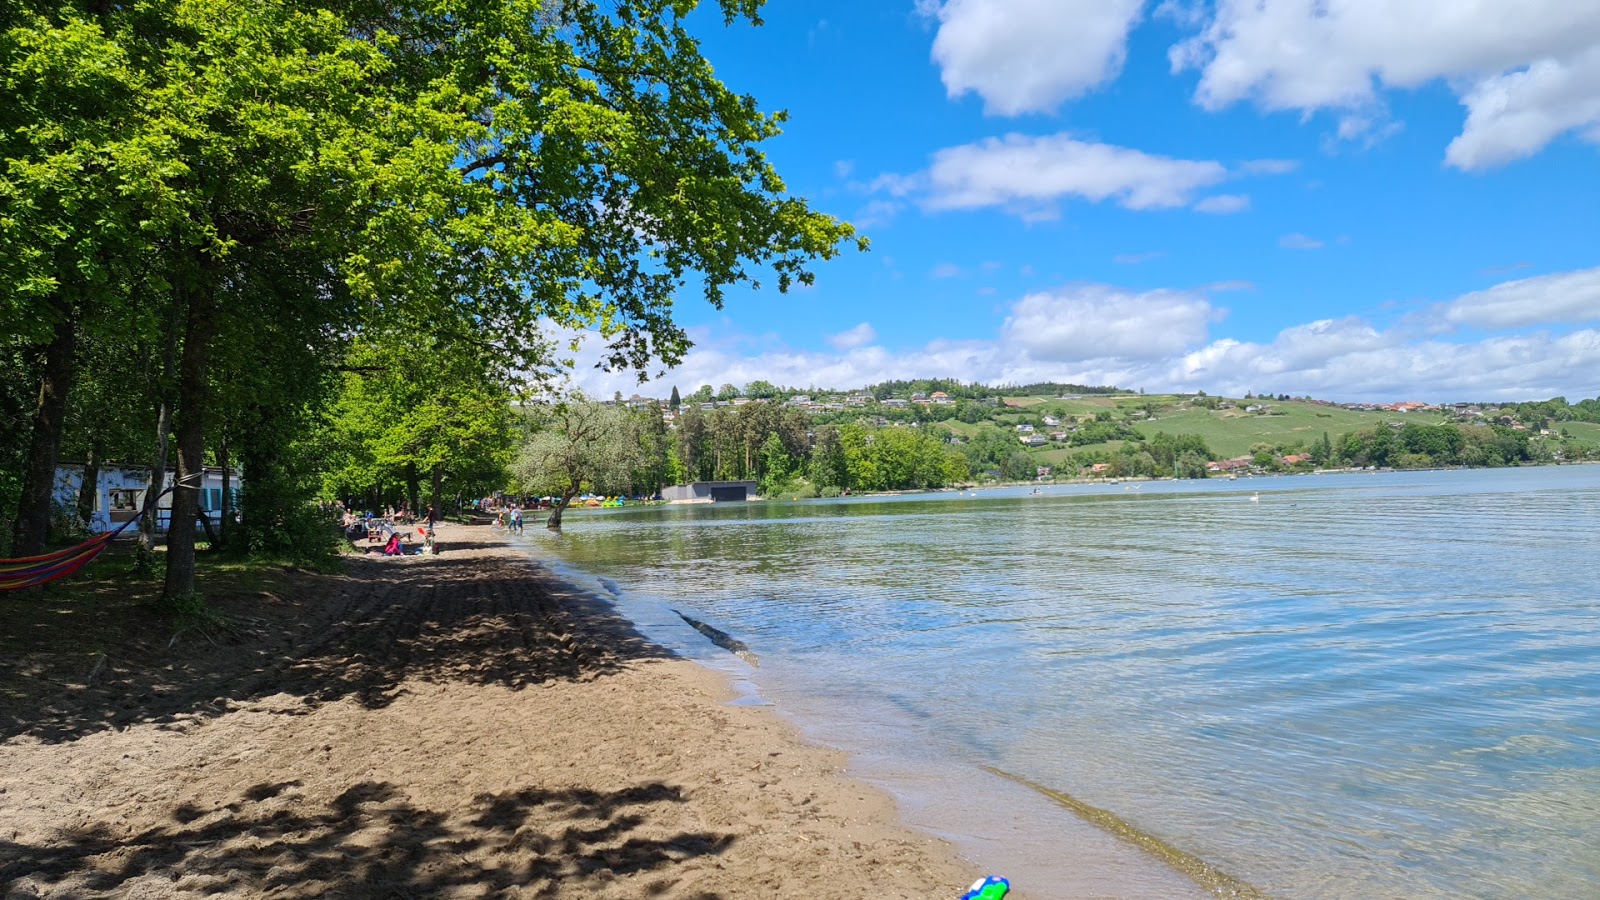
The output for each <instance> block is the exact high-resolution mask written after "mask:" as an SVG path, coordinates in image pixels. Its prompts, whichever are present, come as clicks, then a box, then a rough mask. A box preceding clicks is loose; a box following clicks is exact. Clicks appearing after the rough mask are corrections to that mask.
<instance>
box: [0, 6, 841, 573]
mask: <svg viewBox="0 0 1600 900" xmlns="http://www.w3.org/2000/svg"><path fill="white" fill-rule="evenodd" d="M697 5H698V4H696V3H694V2H677V0H674V2H670V3H669V2H667V0H620V2H616V3H610V4H605V5H604V6H602V5H601V4H599V3H596V2H589V0H573V2H564V3H561V4H544V3H533V4H520V5H519V4H512V3H507V2H504V0H499V2H491V0H443V3H442V4H433V5H430V6H426V7H418V6H407V5H401V4H391V3H386V2H382V0H380V2H377V3H369V4H356V5H348V4H345V5H337V4H335V5H322V6H306V5H292V4H289V3H288V2H286V0H266V2H263V3H256V4H247V5H243V6H240V5H238V4H231V3H223V2H221V0H174V2H172V3H159V4H131V5H115V4H94V5H88V4H85V5H84V6H83V7H78V6H75V5H71V4H68V5H63V6H62V7H59V8H48V9H47V8H45V7H40V10H42V12H39V13H34V12H33V11H29V12H27V13H26V14H24V13H22V12H21V11H18V12H17V14H16V15H15V16H14V17H13V20H11V21H8V23H7V24H8V25H13V21H14V27H9V28H8V29H7V30H6V31H5V32H4V37H3V39H0V79H3V83H0V89H4V90H5V94H6V96H7V97H8V101H7V103H6V104H3V105H0V106H3V109H0V117H3V119H0V156H3V162H4V165H0V173H3V175H0V177H4V178H5V179H6V181H5V182H4V184H0V196H4V197H6V198H7V201H8V202H7V204H6V209H7V213H8V215H7V216H6V217H4V220H3V221H0V266H3V267H4V268H3V270H0V274H3V276H4V277H0V283H3V284H4V285H5V287H4V288H3V289H0V290H3V291H4V292H5V293H4V294H3V295H0V304H3V307H0V309H3V311H4V312H5V313H6V314H5V315H0V321H4V322H6V323H7V325H8V326H9V324H10V323H12V322H24V323H26V327H25V328H22V329H17V330H15V331H14V332H12V333H10V334H9V335H8V339H9V340H12V341H13V342H15V343H17V344H18V345H19V346H21V347H23V348H25V349H26V351H27V352H28V353H30V354H34V355H35V356H36V358H38V359H40V360H42V363H41V364H40V365H39V366H38V367H35V368H33V370H32V371H33V372H34V373H35V374H37V376H38V377H39V379H40V383H41V384H42V385H43V389H42V390H41V392H40V394H39V395H38V396H40V397H41V398H44V402H41V403H40V404H39V405H38V408H37V410H35V412H34V414H33V416H32V418H33V424H32V426H31V427H30V428H29V435H30V437H29V439H30V441H33V442H35V443H37V444H38V445H39V446H40V447H41V452H40V453H34V454H30V457H29V458H30V459H31V460H32V464H33V467H34V470H35V473H39V472H45V471H46V470H47V469H48V468H49V466H50V465H52V464H53V456H54V453H55V451H56V450H57V449H58V448H59V445H60V435H61V430H62V428H63V422H64V420H65V413H64V408H65V405H66V403H67V398H68V396H69V393H70V390H71V386H72V381H73V376H74V374H75V373H74V372H73V370H72V365H71V363H72V360H73V359H74V358H75V354H74V353H72V352H71V351H72V349H73V347H74V346H75V342H76V341H77V339H78V337H79V333H80V332H79V329H80V328H81V327H84V324H85V323H90V322H94V321H101V320H104V319H115V318H116V316H117V315H118V314H121V315H123V317H124V318H127V319H129V320H132V319H133V315H132V314H133V313H136V312H139V311H141V310H143V309H146V308H154V309H155V310H156V312H155V315H154V318H155V319H156V320H157V321H159V320H162V319H163V318H164V311H165V310H166V309H170V310H172V311H173V312H174V313H175V315H176V319H177V321H179V322H180V326H181V327H180V332H181V337H180V341H179V344H180V347H179V352H178V356H177V361H176V362H177V364H176V403H175V408H174V431H175V444H176V451H177V457H178V471H179V478H180V479H181V480H184V481H188V480H189V479H192V478H193V477H196V476H197V475H198V473H199V472H200V470H201V468H202V467H203V465H204V464H205V462H206V458H205V452H206V439H207V434H208V432H209V431H212V430H213V429H211V428H210V419H211V416H212V415H213V414H215V413H217V412H218V410H219V409H222V408H223V406H224V405H225V404H227V403H230V402H236V401H235V400H233V398H230V397H228V396H226V395H217V394H214V387H215V386H214V385H213V384H212V383H211V379H210V374H211V372H212V368H213V367H212V362H213V353H214V350H215V349H216V346H217V340H218V336H219V335H221V334H225V333H227V332H228V331H229V330H230V328H231V326H232V325H233V324H234V323H235V322H236V321H238V319H237V318H236V317H241V316H245V315H247V314H246V313H244V312H242V311H241V310H243V309H244V308H246V307H247V306H248V304H239V303H236V302H235V300H236V298H237V297H238V296H239V294H240V293H241V292H248V291H252V290H255V289H256V286H257V285H262V284H266V283H276V284H277V285H278V290H279V292H280V293H279V296H277V297H276V302H277V308H278V309H279V310H284V311H290V310H292V311H293V314H294V315H293V318H294V320H295V321H296V322H302V323H305V324H307V325H312V326H315V327H316V328H318V329H320V331H321V333H336V334H345V333H352V332H356V331H360V330H363V329H365V328H367V327H371V326H374V325H376V326H379V327H382V328H385V329H396V330H402V331H404V330H414V331H419V332H423V333H433V334H437V335H439V336H441V337H457V338H462V339H465V340H470V341H477V342H479V343H483V344H486V345H490V346H492V347H493V348H494V350H495V352H496V353H498V354H499V355H500V358H501V364H502V365H503V366H504V367H507V368H511V367H516V368H519V369H522V370H524V371H531V372H535V373H548V372H549V371H550V368H551V366H552V364H553V363H555V362H557V358H556V356H555V355H554V354H553V349H552V347H551V346H550V345H549V340H548V333H549V332H548V330H547V327H546V326H547V325H554V326H555V327H557V328H565V329H571V330H586V329H588V330H593V331H595V332H597V333H598V334H599V335H600V336H601V337H602V339H603V340H604V341H605V347H604V350H603V358H604V362H605V364H606V365H608V366H611V367H614V368H629V367H631V368H634V369H637V370H640V371H643V370H645V369H646V368H648V367H649V366H650V365H652V364H654V363H656V362H660V363H665V364H668V365H670V364H673V363H676V362H677V361H678V360H679V359H681V357H682V354H683V352H684V350H685V349H686V348H687V346H688V338H687V336H686V335H685V333H684V332H683V330H682V329H681V328H680V327H679V326H678V325H677V324H676V323H675V322H674V321H673V319H672V318H671V315H670V312H671V307H672V303H673V302H674V299H675V298H676V296H677V295H678V293H679V291H680V289H681V288H682V287H684V286H685V285H686V284H687V283H688V282H689V281H690V280H694V281H696V282H697V283H698V284H699V285H700V286H701V292H702V294H703V296H704V297H705V299H706V300H708V301H709V302H710V303H711V304H713V305H715V306H720V305H721V303H722V300H723V297H724V293H725V290H726V288H727V287H728V286H729V285H732V284H736V283H740V282H750V281H752V280H753V273H754V272H757V271H766V272H771V273H773V274H774V275H775V280H776V283H777V286H778V288H779V290H787V289H788V288H789V287H790V286H791V285H792V284H794V283H795V282H801V283H809V282H810V281H811V274H810V271H809V268H808V266H809V264H810V262H811V261H812V260H814V259H817V258H827V257H830V256H833V255H835V254H836V253H837V252H838V249H839V246H840V245H841V243H843V242H845V241H847V240H848V239H849V238H850V237H851V236H852V231H851V229H850V228H849V226H848V225H845V224H843V223H840V222H837V221H836V220H834V219H832V218H830V217H827V216H824V215H820V214H817V213H815V212H813V211H811V210H810V209H809V208H808V207H807V205H806V203H805V202H804V201H803V200H800V199H797V198H794V197H791V196H789V195H788V194H787V193H786V191H785V188H784V186H783V183H782V181H781V180H780V179H779V178H778V176H777V174H776V172H775V171H774V170H773V168H772V167H771V165H770V164H769V163H768V162H767V160H766V158H765V157H764V155H763V154H762V153H761V152H760V150H759V145H760V143H761V142H762V141H764V140H766V139H767V138H770V137H772V136H774V135H776V134H777V133H778V131H779V126H780V123H781V121H782V116H781V114H779V115H769V114H765V113H762V112H761V111H760V110H759V108H758V107H757V106H756V104H755V102H754V101H753V100H752V99H750V98H749V97H745V96H740V95H737V94H735V93H734V92H733V91H731V90H729V89H728V88H727V87H726V86H725V85H723V84H722V83H721V82H720V81H719V80H717V79H716V78H715V77H714V75H713V74H712V71H711V67H710V66H709V64H707V63H706V61H705V60H704V59H703V58H702V57H701V56H700V53H699V49H698V44H697V43H696V41H695V39H694V38H693V36H692V35H690V33H689V32H688V30H687V28H686V27H685V25H684V19H685V17H687V16H688V15H690V13H691V12H692V11H693V9H694V8H695V7H696V6H697ZM718 7H719V8H720V10H721V12H722V13H723V16H724V18H725V19H727V20H733V19H735V18H748V19H751V20H755V19H756V15H757V11H758V10H759V7H760V4H759V2H755V0H721V2H719V3H718ZM664 85H665V86H670V89H663V87H662V86H664ZM13 213H14V214H13ZM141 273H142V274H141ZM295 273H298V274H301V275H306V274H310V275H311V276H312V277H306V278H301V279H294V278H290V277H287V276H289V275H291V274H295ZM140 285H149V286H154V287H155V288H156V290H155V291H153V292H152V294H151V295H152V296H153V297H156V298H158V299H159V301H160V302H157V303H145V304H134V303H132V302H131V297H132V296H133V293H132V291H133V289H134V288H135V287H137V286H140ZM13 313H15V315H13ZM244 321H251V319H248V318H246V319H244ZM52 361H54V362H52ZM336 363H337V358H336V357H335V358H332V359H325V360H323V361H322V363H321V365H323V366H332V365H335V364H336ZM265 364H266V365H269V366H270V365H273V364H274V361H272V360H268V361H266V362H265ZM301 374H305V375H308V374H309V373H301ZM24 480H26V479H24ZM38 480H39V479H38V478H37V477H34V478H33V482H37V481H38ZM30 484H31V482H30ZM23 494H24V495H25V497H26V498H27V499H26V502H24V503H22V504H21V505H22V506H24V507H26V508H27V510H29V511H31V510H35V509H36V508H37V507H38V503H37V502H36V501H37V499H38V497H39V496H42V495H41V494H40V491H39V490H38V489H37V486H36V485H35V486H32V487H30V486H26V485H25V486H24V488H23ZM46 499H47V498H46ZM197 502H198V498H197V496H196V492H195V491H193V490H180V491H179V492H178V493H177V494H176V497H175V500H174V514H173V528H172V530H171V532H170V533H169V537H168V548H169V552H168V554H167V558H168V566H167V583H166V588H165V590H166V593H167V594H168V595H169V596H179V595H184V594H188V593H191V592H192V590H193V572H194V568H193V562H194V524H193V522H194V515H193V513H194V512H195V511H196V507H197ZM36 518H37V517H35V516H33V515H32V512H24V511H23V510H20V509H19V515H18V519H19V522H20V521H21V520H23V519H28V521H29V522H33V521H35V519H36ZM29 528H30V531H29V535H30V537H29V540H33V537H32V536H31V535H32V534H33V531H34V530H36V529H32V526H31V525H30V526H29Z"/></svg>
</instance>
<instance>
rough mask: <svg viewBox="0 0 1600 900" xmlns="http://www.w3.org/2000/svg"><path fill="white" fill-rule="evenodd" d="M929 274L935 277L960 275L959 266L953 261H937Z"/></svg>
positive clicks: (955, 276)
mask: <svg viewBox="0 0 1600 900" xmlns="http://www.w3.org/2000/svg"><path fill="white" fill-rule="evenodd" d="M930 274H932V275H933V277H935V278H957V277H959V276H960V275H961V267H960V266H958V265H956V264H955V263H947V262H945V263H939V264H938V265H936V266H934V267H933V272H932V273H930Z"/></svg>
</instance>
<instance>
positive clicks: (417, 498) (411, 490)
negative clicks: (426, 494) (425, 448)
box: [406, 462, 422, 516]
mask: <svg viewBox="0 0 1600 900" xmlns="http://www.w3.org/2000/svg"><path fill="white" fill-rule="evenodd" d="M421 504H422V478H421V476H419V475H418V474H417V464H416V463H414V462H408V463H406V511H407V512H409V513H411V515H412V516H417V514H418V513H420V512H421V511H422V506H421Z"/></svg>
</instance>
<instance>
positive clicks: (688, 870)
mask: <svg viewBox="0 0 1600 900" xmlns="http://www.w3.org/2000/svg"><path fill="white" fill-rule="evenodd" d="M472 534H473V532H471V531H470V530H469V529H467V528H465V527H459V528H457V529H453V530H452V531H450V532H446V533H445V534H444V535H442V536H443V537H444V538H445V546H446V549H447V551H449V552H447V553H446V554H445V555H443V556H441V557H438V558H433V559H406V560H355V561H353V562H352V564H351V566H350V571H349V573H348V575H346V576H338V577H331V576H300V577H298V578H297V579H296V580H295V585H296V586H295V589H294V591H293V592H292V596H287V595H286V596H285V597H283V598H275V599H277V600H278V601H279V602H277V603H275V604H274V607H275V609H274V616H273V617H272V618H271V619H269V620H268V622H267V624H266V625H263V626H262V627H261V628H258V634H257V635H256V636H254V637H252V638H251V639H249V640H247V641H245V642H243V643H242V644H240V645H238V646H235V647H227V648H218V649H214V650H213V649H210V648H208V647H190V646H189V645H183V644H180V645H179V646H178V647H177V648H176V649H174V650H172V651H171V654H174V655H179V656H182V655H184V654H185V651H186V648H188V650H189V652H188V656H187V658H186V659H185V660H184V662H183V663H182V664H181V665H178V664H174V663H172V662H171V661H170V660H168V661H167V662H163V661H162V660H163V657H162V655H161V654H160V653H159V652H157V651H155V650H148V649H147V650H145V651H142V652H140V653H130V655H129V659H128V660H123V659H121V658H120V657H119V659H118V660H117V661H114V662H113V664H112V665H111V666H109V667H108V673H107V674H106V675H105V676H104V677H103V678H102V679H101V681H100V682H99V683H98V684H97V685H96V686H93V687H83V686H74V687H68V688H63V689H62V690H60V691H57V692H56V693H55V694H54V695H51V696H48V697H44V698H42V699H40V700H39V701H38V702H37V703H36V704H35V706H34V708H32V709H18V708H17V707H16V704H12V705H10V706H8V707H7V708H6V709H5V710H3V714H0V726H3V729H4V730H3V731H0V736H3V737H4V741H3V743H0V897H4V898H6V900H11V898H25V897H41V898H42V897H50V898H96V897H126V898H146V897H188V896H194V897H201V896H206V897H269V896H270V897H289V898H299V897H363V898H366V897H396V898H400V897H584V898H623V897H630V898H631V897H663V898H700V900H709V898H745V897H777V898H784V897H794V898H800V897H806V898H819V897H837V898H852V900H854V898H862V897H885V898H888V897H895V898H936V897H952V898H953V897H954V896H956V895H957V894H958V893H960V891H961V889H962V887H963V886H964V885H965V884H966V883H968V882H970V880H971V879H972V878H973V877H975V874H976V873H974V872H972V871H971V870H970V868H969V867H967V866H965V865H964V864H962V863H961V862H960V861H958V860H956V859H955V858H954V857H953V855H952V854H951V853H950V851H949V849H948V848H947V847H946V846H945V845H943V844H941V843H939V842H936V841H934V840H933V839H932V838H929V837H926V836H924V835H921V834H919V833H916V832H912V831H908V830H906V829H904V828H903V827H901V826H900V825H898V824H897V823H896V819H895V812H894V808H893V805H892V804H891V803H890V802H889V801H888V800H887V799H886V798H885V797H884V796H883V795H881V794H879V793H877V792H876V791H873V790H871V789H869V788H867V787H864V786H862V785H860V784H858V783H856V782H852V781H849V780H846V779H844V778H842V777H840V776H839V775H838V774H837V773H838V771H839V769H840V767H841V765H842V759H841V758H839V757H838V755H836V754H833V753H830V752H827V751H823V750H818V749H816V748H812V747H808V746H806V745H804V744H802V743H800V742H799V741H798V740H797V738H796V737H795V735H794V733H793V732H792V731H791V730H790V729H789V728H787V727H786V726H784V725H782V724H781V723H779V722H778V721H777V720H776V719H775V718H773V717H772V716H771V714H770V713H769V712H767V711H765V710H760V709H752V708H746V707H730V706H727V705H725V702H724V701H725V700H726V699H727V687H726V685H725V684H724V683H723V681H722V679H721V678H720V677H719V676H716V675H714V674H712V673H710V672H707V671H705V670H703V669H701V668H699V667H697V666H695V665H693V664H692V663H688V662H684V661H681V660H676V659H669V658H666V657H665V655H664V654H662V653H661V652H660V651H659V650H658V649H657V648H655V647H653V646H652V645H650V644H649V643H648V642H647V641H645V640H643V639H642V638H641V637H640V636H639V635H637V634H636V633H634V632H633V631H632V630H631V629H630V628H629V627H628V626H627V625H626V623H624V622H622V621H621V620H619V619H617V618H616V617H614V616H612V615H610V614H609V613H608V612H606V611H605V610H604V609H603V608H601V607H598V606H596V605H594V604H593V603H592V601H589V600H587V599H586V598H583V597H581V596H578V595H576V594H574V593H572V592H571V591H570V589H568V588H567V587H566V586H565V585H563V584H561V583H559V582H557V581H555V580H554V579H551V578H548V577H546V576H544V575H542V574H540V573H539V572H537V571H536V570H534V569H532V568H530V567H528V566H527V565H525V564H524V563H522V562H521V561H520V560H519V559H518V558H517V557H516V556H515V555H514V554H513V553H511V552H510V551H509V550H506V549H504V548H501V547H498V546H492V545H484V546H476V547H472V546H471V545H470V543H466V542H468V541H470V540H471V535H472ZM452 539H453V540H452ZM452 545H453V546H454V547H455V549H453V550H452V549H451V547H452ZM463 548H466V549H463Z"/></svg>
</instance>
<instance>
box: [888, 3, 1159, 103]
mask: <svg viewBox="0 0 1600 900" xmlns="http://www.w3.org/2000/svg"><path fill="white" fill-rule="evenodd" d="M1143 5H1144V4H1143V0H945V2H943V3H938V2H930V0H922V2H919V3H918V9H919V10H921V11H922V12H923V14H924V15H928V16H930V17H933V18H936V19H937V20H938V22H939V31H938V34H937V35H935V37H934V40H933V61H934V62H935V63H936V64H938V66H939V69H940V73H941V77H942V78H943V79H944V85H945V90H946V91H947V92H948V93H949V95H950V97H952V98H956V97H961V96H964V95H965V94H968V93H976V94H977V95H978V96H980V97H982V98H983V101H984V109H985V111H987V112H989V113H991V114H995V115H1002V116H1014V115H1019V114H1022V113H1029V112H1049V111H1051V110H1053V109H1055V108H1056V107H1057V106H1059V105H1060V104H1061V103H1062V102H1063V101H1066V100H1069V99H1071V98H1073V97H1077V96H1079V95H1081V94H1083V93H1085V92H1087V91H1089V90H1091V89H1093V88H1094V87H1096V86H1098V85H1100V84H1102V83H1105V82H1107V81H1110V80H1111V79H1113V78H1115V77H1116V76H1117V74H1118V73H1119V72H1120V71H1121V70H1122V64H1123V60H1124V59H1125V58H1126V57H1127V41H1128V31H1129V30H1130V29H1131V28H1132V27H1133V25H1134V23H1135V22H1137V21H1138V18H1139V12H1140V9H1141V7H1142V6H1143Z"/></svg>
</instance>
